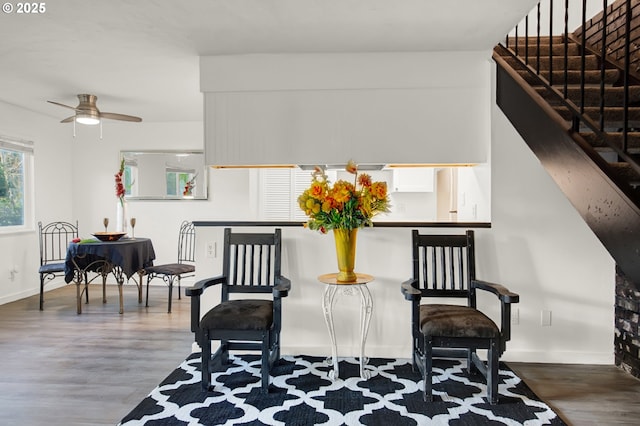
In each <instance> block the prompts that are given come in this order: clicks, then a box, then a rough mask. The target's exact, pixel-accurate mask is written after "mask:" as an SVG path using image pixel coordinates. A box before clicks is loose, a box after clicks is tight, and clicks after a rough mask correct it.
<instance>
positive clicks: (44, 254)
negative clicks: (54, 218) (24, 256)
mask: <svg viewBox="0 0 640 426" xmlns="http://www.w3.org/2000/svg"><path fill="white" fill-rule="evenodd" d="M38 235H39V238H40V240H39V241H40V267H39V268H38V274H39V275H40V310H41V311H42V310H43V309H44V285H45V283H46V282H47V281H51V280H52V279H54V278H55V277H59V276H64V272H65V270H64V262H65V258H66V257H67V247H68V246H69V243H70V242H71V241H73V239H74V238H78V221H76V223H75V225H74V224H73V223H70V222H62V221H58V222H51V223H48V224H46V225H43V224H42V222H38Z"/></svg>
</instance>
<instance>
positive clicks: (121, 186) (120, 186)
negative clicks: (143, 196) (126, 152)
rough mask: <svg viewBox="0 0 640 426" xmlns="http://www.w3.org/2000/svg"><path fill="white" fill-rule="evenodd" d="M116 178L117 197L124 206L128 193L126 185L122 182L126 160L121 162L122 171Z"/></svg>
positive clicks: (119, 171)
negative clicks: (125, 196)
mask: <svg viewBox="0 0 640 426" xmlns="http://www.w3.org/2000/svg"><path fill="white" fill-rule="evenodd" d="M114 176H115V178H116V197H118V199H119V200H120V203H122V204H124V195H125V194H126V192H127V191H126V190H125V188H124V183H123V182H122V179H123V177H124V158H123V159H122V160H120V169H119V170H118V173H116V174H115V175H114Z"/></svg>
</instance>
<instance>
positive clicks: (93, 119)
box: [75, 111, 100, 126]
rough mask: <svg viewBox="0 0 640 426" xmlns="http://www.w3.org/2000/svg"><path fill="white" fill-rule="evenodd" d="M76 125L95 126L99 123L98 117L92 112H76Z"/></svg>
mask: <svg viewBox="0 0 640 426" xmlns="http://www.w3.org/2000/svg"><path fill="white" fill-rule="evenodd" d="M75 120H76V123H80V124H86V125H88V126H95V125H96V124H98V123H100V116H99V115H98V114H96V113H95V112H93V111H86V112H78V113H77V114H76V118H75Z"/></svg>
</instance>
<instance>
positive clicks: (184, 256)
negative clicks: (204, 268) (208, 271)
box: [178, 220, 196, 263]
mask: <svg viewBox="0 0 640 426" xmlns="http://www.w3.org/2000/svg"><path fill="white" fill-rule="evenodd" d="M195 261H196V228H195V226H194V225H193V222H189V221H186V220H185V221H184V222H182V224H181V225H180V233H179V235H178V263H185V262H187V263H195Z"/></svg>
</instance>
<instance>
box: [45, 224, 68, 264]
mask: <svg viewBox="0 0 640 426" xmlns="http://www.w3.org/2000/svg"><path fill="white" fill-rule="evenodd" d="M38 232H39V235H40V265H46V264H47V263H51V262H55V263H58V262H61V261H64V260H65V259H66V257H67V247H68V246H69V243H71V242H72V241H73V239H74V238H78V222H77V221H76V223H75V225H74V224H72V223H69V222H51V223H48V224H46V225H43V224H42V222H38Z"/></svg>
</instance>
